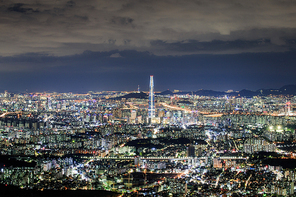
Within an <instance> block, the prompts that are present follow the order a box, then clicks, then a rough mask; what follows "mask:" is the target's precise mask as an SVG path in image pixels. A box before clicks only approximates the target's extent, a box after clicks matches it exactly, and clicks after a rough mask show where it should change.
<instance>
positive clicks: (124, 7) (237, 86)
mask: <svg viewBox="0 0 296 197" xmlns="http://www.w3.org/2000/svg"><path fill="white" fill-rule="evenodd" d="M295 7H296V4H295V3H294V2H292V1H280V2H279V1H265V0H263V1H260V2H258V1H247V2H246V1H236V2H233V1H231V0H226V1H223V2H221V1H216V0H214V1H211V2H205V1H193V0H188V1H185V2H175V1H172V0H163V1H115V0H114V1H111V2H105V1H93V0H87V1H84V2H79V1H75V0H72V1H64V0H60V1H53V2H44V1H40V2H39V1H22V0H14V1H2V2H0V10H1V14H0V25H1V28H0V33H1V47H0V83H1V84H2V86H1V87H0V90H2V91H4V90H8V91H11V92H24V91H28V92H36V91H56V92H87V91H103V90H106V91H108V90H117V91H120V90H128V91H131V90H136V89H137V85H140V87H141V89H142V90H148V89H149V85H148V83H149V81H148V80H143V79H146V78H148V77H149V75H154V76H155V78H156V79H157V80H156V81H155V84H156V86H155V87H156V90H157V91H164V90H166V89H170V90H174V89H180V90H191V91H195V90H199V89H212V90H217V91H226V90H229V89H233V90H241V89H250V90H258V89H261V88H266V89H267V88H280V87H281V86H283V85H288V84H295V80H294V73H295V72H296V67H295V58H294V57H295V55H296V50H295V49H296V45H295V40H296V36H295V35H296V34H295V31H296V25H295V23H294V21H295V19H296V17H295V14H294V10H295Z"/></svg>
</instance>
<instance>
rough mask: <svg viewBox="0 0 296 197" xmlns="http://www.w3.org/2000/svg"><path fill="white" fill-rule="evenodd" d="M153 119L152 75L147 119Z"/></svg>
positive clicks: (151, 76)
mask: <svg viewBox="0 0 296 197" xmlns="http://www.w3.org/2000/svg"><path fill="white" fill-rule="evenodd" d="M154 117H155V109H154V82H153V75H150V92H149V108H148V118H149V119H150V120H151V118H154Z"/></svg>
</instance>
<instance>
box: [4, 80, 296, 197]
mask: <svg viewBox="0 0 296 197" xmlns="http://www.w3.org/2000/svg"><path fill="white" fill-rule="evenodd" d="M153 87H154V85H153V78H152V79H150V92H141V91H140V90H138V91H134V92H119V91H117V92H116V91H109V92H108V91H106V92H88V93H86V94H74V93H46V92H43V93H21V94H20V93H19V94H13V93H9V92H7V91H6V92H4V93H2V94H1V95H0V109H1V115H0V147H1V148H0V151H1V156H0V158H1V159H0V183H1V184H2V185H3V186H6V187H12V186H14V187H15V188H18V189H19V190H24V191H25V190H36V191H38V192H41V193H42V192H46V191H48V190H59V191H60V190H76V191H77V192H78V191H82V190H83V191H85V190H87V191H89V190H96V191H97V192H102V193H103V192H105V191H110V192H109V193H107V194H106V196H107V195H109V196H221V195H222V196H255V195H257V196H272V195H274V196H294V183H295V180H296V173H295V167H296V160H295V158H294V157H295V140H296V133H295V129H296V116H295V115H296V114H295V113H294V107H296V105H295V103H296V97H294V96H291V95H256V96H249V97H245V96H240V95H236V96H232V95H231V94H225V95H221V96H201V95H196V94H193V93H192V94H191V93H182V92H181V91H178V90H174V91H173V92H170V91H165V92H162V93H161V92H155V91H154V90H153ZM229 92H232V91H229ZM87 191H85V192H87ZM69 192H70V191H69Z"/></svg>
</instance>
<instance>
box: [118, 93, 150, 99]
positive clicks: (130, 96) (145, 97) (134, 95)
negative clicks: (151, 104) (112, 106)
mask: <svg viewBox="0 0 296 197" xmlns="http://www.w3.org/2000/svg"><path fill="white" fill-rule="evenodd" d="M122 98H126V99H128V98H139V99H147V98H148V95H147V94H145V93H144V92H140V93H130V94H126V95H124V96H120V97H116V98H112V99H115V100H121V99H122Z"/></svg>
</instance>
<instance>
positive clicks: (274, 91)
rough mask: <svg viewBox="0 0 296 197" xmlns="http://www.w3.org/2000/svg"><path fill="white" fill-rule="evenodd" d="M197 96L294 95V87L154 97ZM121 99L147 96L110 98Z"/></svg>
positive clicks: (130, 95)
mask: <svg viewBox="0 0 296 197" xmlns="http://www.w3.org/2000/svg"><path fill="white" fill-rule="evenodd" d="M186 94H189V95H199V96H216V97H217V96H224V95H227V96H242V97H253V96H268V95H296V85H285V86H283V87H281V88H279V89H259V90H256V91H253V90H246V89H243V90H241V91H238V92H237V91H236V92H223V91H214V90H197V91H190V92H189V91H184V92H172V91H170V90H165V91H163V92H161V93H156V94H155V95H163V96H164V95H170V96H173V95H186ZM122 98H126V99H128V98H139V99H148V95H147V94H146V93H144V92H140V93H130V94H126V95H124V96H120V97H116V98H112V99H116V100H120V99H122Z"/></svg>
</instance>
